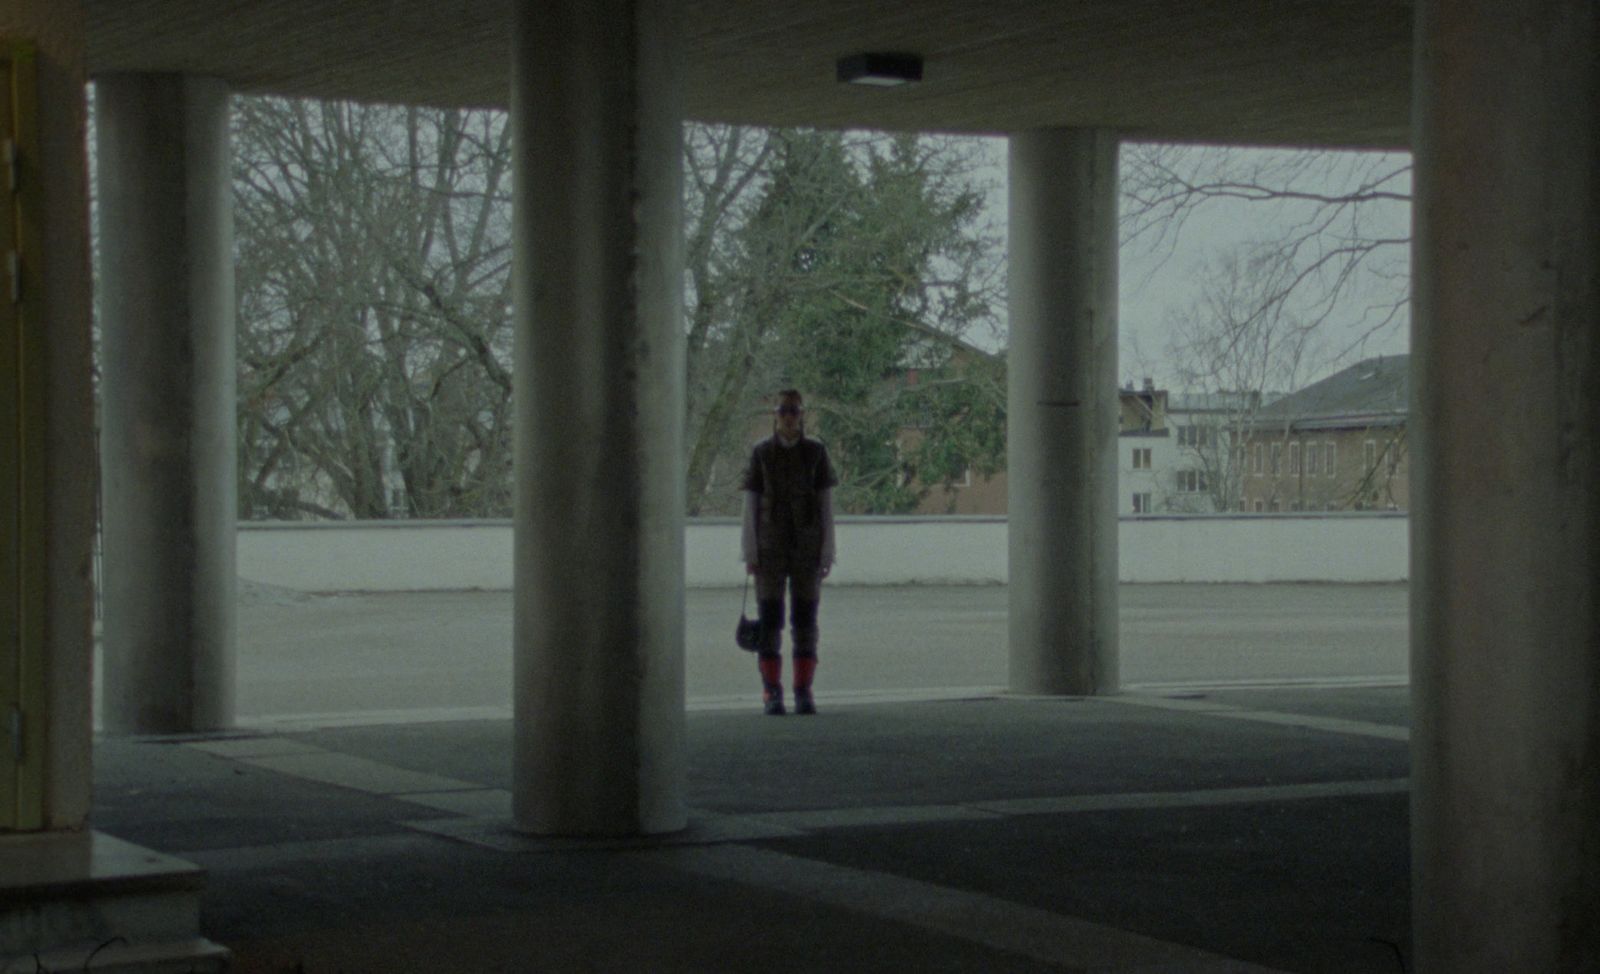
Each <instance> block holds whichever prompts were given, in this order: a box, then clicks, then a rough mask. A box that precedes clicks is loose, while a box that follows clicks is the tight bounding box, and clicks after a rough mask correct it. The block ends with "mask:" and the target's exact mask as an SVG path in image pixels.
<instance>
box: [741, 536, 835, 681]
mask: <svg viewBox="0 0 1600 974" xmlns="http://www.w3.org/2000/svg"><path fill="white" fill-rule="evenodd" d="M786 585H787V587H788V590H789V626H790V630H791V632H793V634H794V656H795V658H796V659H816V658H817V605H818V604H819V603H820V602H821V601H822V572H821V566H820V565H818V564H817V563H815V562H810V563H804V564H802V563H799V562H797V561H796V560H795V559H780V558H772V557H768V556H767V555H766V553H763V554H762V556H761V564H760V566H759V568H758V569H757V571H756V609H757V611H758V612H759V613H760V615H761V634H762V643H761V648H760V649H759V650H758V651H757V655H759V656H762V657H765V658H767V659H775V658H777V657H778V656H780V655H781V654H782V652H783V602H784V588H785V586H786Z"/></svg>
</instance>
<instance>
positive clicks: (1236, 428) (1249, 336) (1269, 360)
mask: <svg viewBox="0 0 1600 974" xmlns="http://www.w3.org/2000/svg"><path fill="white" fill-rule="evenodd" d="M1295 273H1296V271H1295V268H1294V266H1293V265H1292V263H1291V262H1290V260H1289V258H1288V256H1287V255H1285V254H1283V253H1282V252H1280V251H1274V250H1270V249H1269V250H1263V251H1259V252H1256V253H1254V254H1240V253H1237V252H1234V253H1224V254H1222V255H1220V256H1217V257H1215V258H1213V259H1212V261H1210V262H1209V263H1208V264H1207V265H1206V267H1205V271H1204V275H1203V279H1202V284H1201V288H1200V296H1199V297H1198V298H1197V299H1196V300H1195V301H1194V302H1193V303H1192V304H1191V305H1190V306H1188V307H1187V308H1182V309H1178V310H1175V311H1173V312H1172V313H1171V314H1170V315H1169V316H1168V319H1167V330H1168V348H1167V354H1168V356H1169V358H1170V359H1171V360H1172V361H1173V362H1174V363H1176V364H1175V366H1174V369H1175V375H1176V378H1177V381H1178V383H1179V384H1180V386H1181V387H1182V388H1183V389H1185V390H1187V392H1186V393H1185V394H1186V395H1188V396H1190V397H1191V398H1194V399H1196V400H1197V401H1200V402H1203V403H1204V404H1205V411H1204V413H1203V414H1201V415H1203V416H1204V417H1205V419H1204V420H1202V421H1198V422H1195V423H1193V424H1192V425H1193V427H1194V428H1195V430H1196V432H1195V433H1193V434H1189V438H1190V439H1191V440H1192V442H1188V443H1183V444H1181V446H1182V447H1183V449H1184V452H1185V454H1186V455H1187V457H1188V459H1189V460H1190V462H1191V467H1190V469H1195V470H1197V471H1199V473H1200V477H1201V478H1202V479H1203V480H1204V482H1205V490H1204V492H1205V493H1208V494H1209V495H1210V498H1211V502H1212V504H1213V505H1214V509H1215V510H1219V511H1227V510H1232V509H1233V508H1234V507H1235V506H1236V505H1237V504H1238V502H1239V498H1240V496H1241V490H1242V486H1243V477H1244V475H1245V469H1244V461H1245V459H1246V458H1247V456H1248V451H1249V450H1250V449H1251V447H1252V444H1253V443H1254V442H1255V441H1257V440H1259V439H1260V438H1261V437H1262V436H1263V431H1262V429H1261V427H1260V424H1259V423H1258V422H1257V413H1258V412H1259V411H1260V409H1261V406H1262V405H1263V404H1264V399H1265V398H1266V397H1267V396H1268V394H1269V393H1270V392H1271V391H1272V390H1290V389H1293V388H1295V387H1296V386H1298V385H1299V383H1300V380H1301V378H1302V377H1303V376H1304V370H1305V365H1306V362H1307V360H1308V358H1312V357H1314V355H1315V352H1316V350H1317V340H1318V331H1317V328H1316V327H1315V324H1314V323H1309V322H1306V321H1305V320H1303V319H1301V318H1299V317H1297V316H1295V315H1294V314H1292V313H1291V311H1290V309H1289V308H1288V306H1287V304H1286V302H1283V301H1279V300H1273V296H1274V295H1276V294H1279V293H1281V292H1282V290H1283V289H1284V287H1285V286H1286V283H1287V281H1288V280H1289V279H1290V278H1292V277H1293V276H1294V275H1295Z"/></svg>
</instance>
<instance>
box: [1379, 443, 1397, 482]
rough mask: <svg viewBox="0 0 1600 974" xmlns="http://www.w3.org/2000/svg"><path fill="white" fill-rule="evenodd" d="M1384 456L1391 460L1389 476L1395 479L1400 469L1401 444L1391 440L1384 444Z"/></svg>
mask: <svg viewBox="0 0 1600 974" xmlns="http://www.w3.org/2000/svg"><path fill="white" fill-rule="evenodd" d="M1383 454H1384V456H1386V457H1388V458H1389V476H1391V477H1393V476H1394V475H1395V473H1396V471H1398V470H1399V469H1400V444H1398V443H1396V442H1395V441H1394V440H1390V441H1389V442H1388V443H1386V444H1384V447H1383Z"/></svg>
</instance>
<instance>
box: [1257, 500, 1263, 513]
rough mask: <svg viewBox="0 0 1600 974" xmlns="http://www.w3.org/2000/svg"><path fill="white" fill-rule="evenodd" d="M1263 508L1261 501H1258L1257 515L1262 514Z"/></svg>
mask: <svg viewBox="0 0 1600 974" xmlns="http://www.w3.org/2000/svg"><path fill="white" fill-rule="evenodd" d="M1261 508H1262V505H1261V502H1260V501H1256V513H1257V514H1260V513H1261Z"/></svg>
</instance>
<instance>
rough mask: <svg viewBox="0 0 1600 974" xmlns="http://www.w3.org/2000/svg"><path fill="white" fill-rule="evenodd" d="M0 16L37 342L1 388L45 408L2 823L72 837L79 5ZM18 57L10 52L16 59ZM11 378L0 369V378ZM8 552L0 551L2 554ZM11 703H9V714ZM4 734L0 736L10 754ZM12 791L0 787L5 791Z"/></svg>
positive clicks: (82, 357) (81, 583)
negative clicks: (19, 383) (16, 798)
mask: <svg viewBox="0 0 1600 974" xmlns="http://www.w3.org/2000/svg"><path fill="white" fill-rule="evenodd" d="M0 23H4V24H5V25H6V26H5V29H6V33H7V40H8V42H10V41H15V40H18V39H21V38H29V39H31V40H32V55H31V57H29V58H28V60H29V61H30V64H29V66H28V67H26V68H24V69H23V70H21V71H19V72H18V76H19V78H25V79H27V80H26V82H25V83H26V84H30V85H31V86H32V89H33V91H32V95H33V96H34V97H27V96H26V95H24V96H22V97H20V98H18V100H17V102H16V103H15V106H14V111H15V112H16V115H15V116H14V117H13V122H14V123H16V122H17V121H18V120H19V119H27V120H28V121H27V122H23V123H21V124H19V125H18V127H19V128H20V129H21V130H22V137H21V138H20V140H19V143H18V146H17V150H18V157H17V184H16V186H15V187H14V189H13V193H14V194H15V196H16V197H17V198H19V200H20V201H19V202H18V203H17V206H18V208H19V209H18V211H17V212H16V213H15V214H11V213H8V214H7V219H8V220H11V219H13V217H14V218H15V222H16V224H17V226H16V227H15V228H13V232H16V233H18V234H19V235H20V237H21V240H22V244H23V254H24V256H23V260H22V262H21V266H20V270H21V274H22V280H21V289H20V304H19V305H17V306H16V310H17V312H18V313H19V314H20V315H21V317H22V319H23V320H25V321H26V322H27V325H26V326H25V327H24V333H25V334H26V335H27V338H26V339H25V342H27V343H29V344H30V346H31V343H32V342H34V341H35V340H37V341H38V345H37V346H32V347H31V350H30V351H24V352H23V354H22V358H23V360H24V361H26V362H27V363H28V366H27V367H28V368H29V369H30V371H29V378H30V380H33V379H36V380H37V382H36V383H35V385H34V389H35V390H37V392H36V396H37V398H34V396H32V395H29V393H28V392H27V391H26V390H18V389H15V388H11V389H6V390H5V391H4V392H3V393H0V396H4V397H6V398H13V397H15V398H21V399H23V400H25V401H32V402H36V403H37V402H41V401H42V405H43V410H44V415H43V424H44V435H43V437H42V440H43V455H42V457H41V458H40V459H41V460H42V464H41V467H40V468H35V469H30V470H28V471H26V472H25V473H24V479H25V480H26V481H29V482H30V483H31V477H32V476H33V475H35V474H42V476H43V480H44V483H43V486H42V489H41V490H40V491H39V492H38V493H39V495H40V497H41V499H42V501H43V505H42V507H41V508H36V509H34V510H33V511H32V512H31V513H32V514H35V515H37V516H39V517H40V518H42V520H43V522H44V523H43V527H42V531H40V532H39V534H38V535H35V537H42V541H43V550H42V551H38V550H35V551H32V552H31V553H29V554H28V555H26V556H25V557H27V558H28V560H29V561H31V562H32V564H31V565H29V566H27V567H23V566H19V565H17V564H16V562H15V561H14V560H13V561H11V562H10V563H9V564H7V565H6V569H5V570H4V571H0V576H3V577H0V585H4V586H6V587H7V589H8V591H9V592H10V593H16V594H20V595H21V597H22V600H23V603H24V609H23V611H24V612H25V613H28V614H29V615H33V613H34V612H35V611H37V612H38V616H36V617H35V618H37V619H39V620H41V621H39V622H37V623H26V622H25V623H24V624H23V626H22V627H21V628H22V629H23V630H24V631H23V632H18V631H16V630H10V631H6V632H4V633H0V656H5V657H7V658H6V659H5V660H4V661H3V662H0V666H16V665H18V658H17V656H16V655H15V654H16V653H17V650H18V649H19V648H20V649H21V651H22V652H21V661H22V666H23V667H25V668H31V667H32V666H34V665H37V666H39V667H40V670H41V672H38V673H36V674H28V675H26V676H25V677H24V679H25V681H26V682H29V683H31V684H32V685H33V686H35V687H37V688H38V689H39V691H40V692H39V695H38V696H37V697H33V696H31V695H30V694H29V693H27V692H24V693H23V695H22V698H23V699H22V701H21V702H22V707H23V713H22V714H21V715H20V716H21V726H22V730H23V735H24V737H23V748H22V750H23V753H22V754H21V755H20V758H21V760H20V762H18V763H19V764H20V765H21V767H20V768H19V767H17V766H16V765H12V764H11V762H10V761H5V760H0V773H3V774H8V775H9V774H12V773H13V772H17V771H20V774H21V776H22V777H23V778H27V779H30V780H31V782H32V783H34V784H36V785H38V787H39V788H40V789H41V793H40V794H39V796H38V800H36V801H27V800H24V801H23V802H22V804H23V805H25V806H30V807H27V808H24V809H23V810H22V814H21V815H20V816H16V815H15V810H0V822H7V823H10V825H11V827H15V828H18V829H24V830H29V831H38V830H65V831H69V832H70V831H73V830H78V829H82V828H83V827H84V825H85V823H86V821H87V819H88V815H89V805H90V797H91V785H92V781H93V774H92V768H91V762H92V745H93V740H94V738H93V725H92V723H91V702H92V700H93V693H92V685H93V684H92V679H91V675H92V665H93V659H94V654H93V647H94V643H93V636H92V631H91V618H92V614H93V610H92V606H93V589H92V585H91V582H90V557H91V551H92V543H93V538H94V501H95V476H94V469H95V459H94V405H93V401H94V400H93V395H92V381H91V376H92V369H91V352H90V349H91V341H90V323H91V314H90V301H89V295H90V293H91V291H92V288H91V278H90V273H89V192H88V180H87V171H88V170H87V165H86V153H85V150H84V130H85V119H86V111H85V101H84V97H83V92H84V48H85V24H84V13H83V5H82V4H78V3H68V4H54V3H46V4H41V3H33V2H29V0H0ZM16 52H17V49H16V48H14V47H13V48H12V52H11V53H12V54H13V56H16ZM16 94H17V93H16V92H13V95H14V96H15V95H16ZM12 381H14V380H13V379H12V378H11V377H0V382H7V383H9V382H12ZM40 387H42V388H40ZM19 393H20V394H21V395H20V396H19ZM13 415H14V414H13ZM3 462H5V463H7V464H11V463H16V462H17V458H16V457H15V456H10V457H6V458H4V461H3ZM26 517H27V515H25V518H26ZM28 520H30V521H31V518H28ZM17 527H18V525H7V526H5V527H4V528H0V537H3V538H4V541H3V542H0V543H5V544H8V545H15V544H16V543H17V538H16V536H15V534H13V533H12V532H13V531H14V530H15V529H16V528H17ZM22 527H23V530H24V531H25V532H27V533H29V534H32V533H33V532H32V531H31V530H30V529H29V527H28V526H26V525H24V526H22ZM24 547H26V545H24ZM6 561H7V559H4V558H0V563H3V562H6ZM41 563H42V564H41ZM19 569H20V572H19ZM30 569H31V570H30ZM19 574H20V575H21V576H22V577H21V578H19V577H18V576H19ZM29 576H31V577H32V579H33V580H34V581H35V582H42V589H43V591H42V592H40V591H38V590H37V589H31V588H30V587H29V585H30V583H29V582H28V581H26V580H25V579H27V578H28V577H29ZM35 597H37V601H34V599H35ZM0 614H6V613H5V612H0ZM14 621H15V620H9V619H8V622H14ZM30 631H31V632H32V633H34V634H37V635H39V636H40V638H41V643H40V644H38V645H35V646H28V645H26V643H27V642H28V640H29V632H30ZM35 651H37V652H35ZM12 703H13V701H7V707H6V709H7V710H9V708H10V705H11V704H12ZM7 724H8V725H9V724H10V721H9V720H8V721H7ZM9 729H10V728H9V726H8V727H6V728H4V729H0V742H3V746H4V747H5V749H6V751H7V752H8V753H9V754H14V753H15V752H14V751H13V747H14V742H13V741H12V740H11V735H10V733H9ZM13 760H15V759H13ZM7 790H8V789H7V787H6V786H5V785H0V792H6V791H7ZM8 812H10V813H11V814H8ZM14 841H22V842H31V841H32V839H30V838H23V839H20V840H17V839H11V838H7V837H6V836H4V835H0V861H6V855H7V851H8V850H7V848H6V844H7V843H9V842H14Z"/></svg>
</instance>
